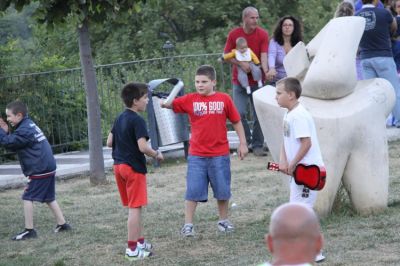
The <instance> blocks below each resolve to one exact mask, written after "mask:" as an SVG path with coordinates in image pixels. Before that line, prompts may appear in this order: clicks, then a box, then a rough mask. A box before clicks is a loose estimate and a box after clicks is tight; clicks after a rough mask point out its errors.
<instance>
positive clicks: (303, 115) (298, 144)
mask: <svg viewBox="0 0 400 266" xmlns="http://www.w3.org/2000/svg"><path fill="white" fill-rule="evenodd" d="M301 90H302V89H301V84H300V82H299V80H297V79H296V78H284V79H282V80H279V81H278V82H277V83H276V101H277V102H278V104H279V106H280V107H283V108H287V109H288V111H287V113H286V114H285V117H284V119H283V145H282V149H281V154H280V160H279V170H280V171H281V172H284V173H286V174H288V175H290V176H293V172H294V170H295V168H296V165H297V164H298V163H303V164H306V165H307V164H308V165H309V164H315V165H318V166H324V162H323V160H322V155H321V150H320V147H319V143H318V138H317V132H316V129H315V124H314V120H313V118H312V116H311V115H310V113H309V112H308V111H307V110H306V109H305V108H304V106H303V105H301V104H300V102H299V98H300V95H301ZM316 199H317V191H315V190H311V189H309V188H307V187H305V186H303V185H297V184H296V182H295V181H294V178H291V179H290V202H300V203H304V204H306V205H308V206H309V207H310V208H313V207H314V203H315V200H316ZM324 259H325V257H324V256H323V255H322V253H321V254H319V255H318V256H317V258H316V262H319V261H322V260H324Z"/></svg>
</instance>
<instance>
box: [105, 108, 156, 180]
mask: <svg viewBox="0 0 400 266" xmlns="http://www.w3.org/2000/svg"><path fill="white" fill-rule="evenodd" d="M111 133H112V134H113V143H112V157H113V159H114V164H128V165H130V166H131V167H132V168H133V169H134V170H135V171H136V172H138V173H143V174H146V173H147V168H146V157H145V156H144V154H143V153H142V152H141V151H140V150H139V146H138V143H137V141H138V140H139V139H140V138H146V140H148V139H149V134H148V132H147V127H146V122H145V121H144V119H143V118H142V117H141V116H140V115H138V114H137V113H135V112H134V111H132V110H130V109H126V110H125V111H124V112H122V113H121V114H120V115H119V116H118V117H117V119H115V122H114V125H113V128H112V130H111Z"/></svg>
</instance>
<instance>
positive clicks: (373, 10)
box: [356, 0, 400, 127]
mask: <svg viewBox="0 0 400 266" xmlns="http://www.w3.org/2000/svg"><path fill="white" fill-rule="evenodd" d="M362 2H363V4H364V5H363V6H362V9H361V10H359V11H358V12H357V13H356V15H357V16H360V17H363V18H365V20H366V25H365V29H364V33H363V36H362V38H361V41H360V59H361V67H362V75H363V78H364V79H372V78H384V79H386V80H387V81H389V82H390V83H391V85H392V86H393V88H394V91H395V93H396V103H395V106H394V108H393V110H392V115H393V117H394V118H395V120H396V121H395V122H394V125H395V126H396V127H400V121H399V119H400V81H399V77H398V75H397V69H396V64H395V62H394V59H393V53H392V47H391V46H392V44H391V35H392V34H394V33H395V32H396V31H397V22H396V19H395V18H393V16H392V14H391V13H390V12H389V11H388V10H386V9H384V8H378V6H377V5H378V0H363V1H362Z"/></svg>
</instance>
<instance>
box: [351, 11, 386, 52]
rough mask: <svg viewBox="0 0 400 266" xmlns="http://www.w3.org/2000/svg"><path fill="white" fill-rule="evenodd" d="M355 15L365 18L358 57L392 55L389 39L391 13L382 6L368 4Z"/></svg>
mask: <svg viewBox="0 0 400 266" xmlns="http://www.w3.org/2000/svg"><path fill="white" fill-rule="evenodd" d="M356 15H357V16H360V17H364V18H365V20H366V24H365V30H364V34H363V36H362V38H361V41H360V58H361V59H367V58H372V57H392V56H393V55H392V47H391V40H390V26H391V24H392V21H393V17H392V14H390V12H389V11H388V10H386V9H384V8H376V7H369V6H368V7H365V8H363V9H361V10H360V11H359V12H358V13H357V14H356Z"/></svg>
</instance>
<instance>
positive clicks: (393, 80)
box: [361, 57, 400, 120]
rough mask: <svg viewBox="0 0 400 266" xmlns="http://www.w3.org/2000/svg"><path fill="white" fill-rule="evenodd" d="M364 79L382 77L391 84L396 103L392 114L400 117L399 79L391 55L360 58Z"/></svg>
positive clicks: (397, 117)
mask: <svg viewBox="0 0 400 266" xmlns="http://www.w3.org/2000/svg"><path fill="white" fill-rule="evenodd" d="M361 67H362V75H363V78H364V79H372V78H384V79H386V80H387V81H389V82H390V84H392V86H393V88H394V92H395V93H396V104H395V106H394V108H393V110H392V114H393V116H394V117H395V118H396V119H397V120H399V119H400V80H399V77H398V75H397V69H396V64H395V62H394V60H393V57H372V58H368V59H362V60H361Z"/></svg>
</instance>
